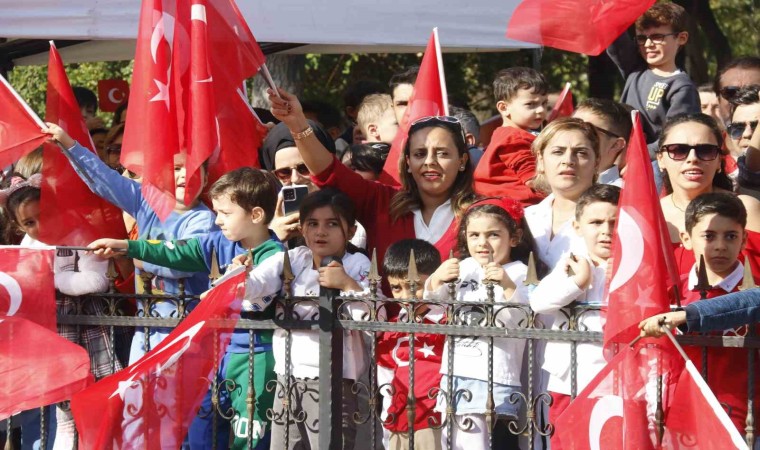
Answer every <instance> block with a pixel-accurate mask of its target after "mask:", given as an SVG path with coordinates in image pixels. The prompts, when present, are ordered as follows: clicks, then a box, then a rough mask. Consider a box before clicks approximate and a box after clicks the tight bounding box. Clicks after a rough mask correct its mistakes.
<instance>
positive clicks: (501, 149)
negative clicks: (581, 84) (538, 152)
mask: <svg viewBox="0 0 760 450" xmlns="http://www.w3.org/2000/svg"><path fill="white" fill-rule="evenodd" d="M493 91H494V97H495V98H496V109H498V110H499V115H501V118H502V121H503V125H502V126H501V127H499V128H497V129H496V130H495V131H494V133H493V135H492V136H491V142H490V143H489V144H488V147H487V148H486V151H485V153H484V154H483V157H482V159H481V161H480V163H479V164H478V167H477V168H476V169H475V173H474V178H475V185H474V186H475V191H476V192H477V193H478V194H481V195H484V196H487V197H510V198H513V199H515V200H517V201H519V202H521V203H522V204H523V206H530V205H533V204H536V203H538V202H539V201H541V199H542V198H543V197H544V196H543V195H542V194H540V193H538V192H535V191H533V189H531V185H530V182H531V180H532V179H533V177H534V176H535V174H536V159H535V157H534V156H533V154H532V153H531V151H530V146H531V144H532V143H533V140H534V139H535V135H534V134H532V133H531V132H532V131H533V130H538V129H539V128H541V126H542V125H543V123H544V119H545V118H546V93H547V91H548V86H547V83H546V79H544V76H543V75H542V74H541V73H540V72H538V71H536V70H533V69H530V68H527V67H511V68H509V69H505V70H502V71H500V72H499V73H498V74H496V79H495V80H494V82H493Z"/></svg>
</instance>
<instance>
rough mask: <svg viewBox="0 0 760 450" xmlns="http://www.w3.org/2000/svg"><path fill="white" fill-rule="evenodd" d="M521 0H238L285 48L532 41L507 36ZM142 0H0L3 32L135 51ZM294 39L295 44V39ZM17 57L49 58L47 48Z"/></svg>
mask: <svg viewBox="0 0 760 450" xmlns="http://www.w3.org/2000/svg"><path fill="white" fill-rule="evenodd" d="M519 3H520V0H502V1H501V2H493V1H492V0H468V1H462V0H384V1H378V0H344V1H341V0H317V1H314V0H238V1H237V4H238V7H239V8H240V10H241V11H242V13H243V15H244V16H245V18H246V20H247V21H248V24H249V26H250V28H251V30H252V31H253V33H254V35H255V36H256V39H257V40H258V41H259V42H262V43H282V44H294V45H293V46H290V47H292V48H289V49H288V50H286V51H285V52H291V53H293V52H295V53H354V52H412V51H421V50H423V49H424V47H425V44H426V43H427V39H428V38H429V36H430V32H431V30H432V28H433V27H436V26H437V27H438V29H439V35H440V39H441V45H442V47H443V50H444V51H451V52H471V51H508V50H516V49H519V48H529V47H535V46H534V45H532V44H526V43H523V42H517V41H513V40H509V39H507V38H506V37H505V32H506V28H507V23H508V22H509V18H510V16H511V14H512V11H513V10H514V8H515V7H516V6H517V4H519ZM139 14H140V1H138V0H0V37H2V38H7V39H8V42H7V43H6V44H12V43H13V40H14V39H46V40H47V39H65V40H82V41H86V42H82V43H79V44H76V45H72V46H68V47H64V48H61V49H60V52H61V54H62V56H63V58H64V59H65V60H66V61H67V62H82V61H99V60H120V59H132V57H133V55H134V49H135V41H134V39H135V36H136V35H137V26H138V19H139ZM296 45H297V46H296ZM12 62H13V63H14V64H15V65H28V64H45V63H46V62H47V53H46V52H45V53H44V54H37V55H24V54H22V55H20V56H19V57H18V58H16V59H13V61H12Z"/></svg>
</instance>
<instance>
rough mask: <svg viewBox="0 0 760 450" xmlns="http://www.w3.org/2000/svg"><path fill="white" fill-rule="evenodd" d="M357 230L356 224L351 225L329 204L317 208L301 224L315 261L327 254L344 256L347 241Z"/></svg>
mask: <svg viewBox="0 0 760 450" xmlns="http://www.w3.org/2000/svg"><path fill="white" fill-rule="evenodd" d="M355 231H356V227H355V226H352V227H349V226H348V224H346V221H345V220H344V219H343V218H341V217H338V215H337V214H335V212H334V211H333V209H332V208H330V207H329V206H323V207H321V208H317V209H315V210H314V212H312V213H311V215H309V217H307V218H306V219H305V220H304V221H303V223H302V224H301V232H302V234H303V237H304V239H305V240H306V246H307V247H309V249H311V253H312V254H313V255H314V259H315V261H318V260H321V259H322V258H324V257H325V256H338V257H339V256H343V254H344V253H345V252H346V242H348V240H349V239H351V238H352V237H353V235H354V232H355Z"/></svg>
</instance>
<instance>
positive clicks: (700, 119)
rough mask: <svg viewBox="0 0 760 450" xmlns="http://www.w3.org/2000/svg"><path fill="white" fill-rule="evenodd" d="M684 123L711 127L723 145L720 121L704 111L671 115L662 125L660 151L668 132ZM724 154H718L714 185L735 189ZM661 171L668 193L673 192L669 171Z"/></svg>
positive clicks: (718, 142)
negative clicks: (717, 170) (718, 167)
mask: <svg viewBox="0 0 760 450" xmlns="http://www.w3.org/2000/svg"><path fill="white" fill-rule="evenodd" d="M683 123H697V124H699V125H704V126H706V127H707V128H709V129H710V132H712V134H713V136H715V142H717V144H718V147H721V148H722V147H723V133H722V132H721V131H720V128H719V127H718V122H716V121H715V119H714V118H712V117H711V116H708V115H707V114H702V113H689V114H678V115H675V116H673V117H671V118H670V120H668V121H667V122H666V123H665V126H664V127H662V132H661V133H660V141H659V142H658V144H659V146H660V148H659V149H658V150H657V152H658V153H662V146H663V145H664V144H665V140H666V139H667V137H668V133H670V131H671V130H672V129H673V128H674V127H675V126H677V125H681V124H683ZM722 156H724V154H721V155H719V156H718V157H719V158H720V172H718V173H716V174H715V176H714V177H713V182H712V186H713V187H714V188H719V189H724V190H726V191H733V190H734V183H733V182H732V181H731V179H730V178H728V175H726V162H725V160H724V159H723V158H722ZM660 173H662V181H663V185H664V186H665V190H666V192H667V193H668V194H672V193H673V185H672V184H671V182H670V177H669V176H668V172H667V171H666V170H661V171H660Z"/></svg>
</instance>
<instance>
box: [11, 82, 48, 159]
mask: <svg viewBox="0 0 760 450" xmlns="http://www.w3.org/2000/svg"><path fill="white" fill-rule="evenodd" d="M0 104H2V105H3V107H2V108H0V167H5V166H7V165H8V164H11V163H13V162H16V161H18V160H19V158H21V157H22V156H24V155H26V154H27V153H29V152H31V151H32V150H34V149H35V148H37V147H39V146H40V145H42V143H43V142H45V140H47V138H48V135H46V134H44V133H43V132H42V131H41V130H42V128H43V127H44V126H45V124H44V123H42V121H41V120H40V118H39V117H37V114H35V113H34V111H32V109H31V108H29V105H27V104H26V102H25V101H24V100H22V99H21V97H20V96H19V95H18V93H17V92H16V91H15V90H14V89H13V88H12V87H11V85H10V84H8V81H7V80H6V79H5V78H3V76H2V75H0Z"/></svg>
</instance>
